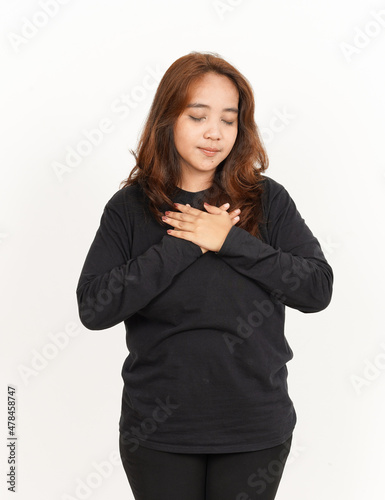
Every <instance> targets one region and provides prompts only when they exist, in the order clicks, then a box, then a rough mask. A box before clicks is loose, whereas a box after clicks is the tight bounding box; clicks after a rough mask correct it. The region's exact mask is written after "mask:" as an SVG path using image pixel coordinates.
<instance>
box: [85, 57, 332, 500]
mask: <svg viewBox="0 0 385 500" xmlns="http://www.w3.org/2000/svg"><path fill="white" fill-rule="evenodd" d="M135 157H136V166H135V168H134V169H133V170H132V172H131V174H130V176H129V177H128V178H127V179H126V181H125V182H124V185H123V186H122V188H121V189H120V190H118V191H117V192H116V193H115V194H114V195H113V196H112V197H111V199H110V200H109V201H108V203H107V204H106V206H105V209H104V212H103V214H102V217H101V220H100V227H99V229H98V231H97V233H96V236H95V239H94V241H93V243H92V245H91V248H90V249H89V252H88V254H87V257H86V260H85V263H84V266H83V269H82V272H81V276H80V279H79V283H78V287H77V299H78V304H79V314H80V318H81V321H82V323H83V325H84V326H86V327H87V328H89V329H91V330H101V329H105V328H110V327H112V326H114V325H117V324H118V323H120V322H123V321H124V324H125V328H126V341H127V348H128V351H129V355H128V357H127V359H126V361H125V363H124V366H123V370H122V377H123V380H124V388H123V397H122V411H121V418H120V422H119V430H120V441H119V445H120V453H121V458H122V462H123V466H124V469H125V472H126V474H127V478H128V480H129V484H130V486H131V489H132V491H133V494H134V496H135V498H136V499H137V500H155V499H164V500H174V499H175V500H204V499H205V500H230V499H231V500H249V499H252V498H253V499H254V498H259V499H261V500H262V499H264V500H267V499H269V500H270V499H273V498H275V495H276V491H277V488H278V485H279V482H280V480H281V477H282V473H283V469H284V467H285V463H286V459H287V455H288V453H289V451H290V446H291V439H292V433H293V429H294V427H295V424H296V413H295V410H294V407H293V403H292V401H291V399H290V397H289V395H288V386H287V374H288V372H287V368H286V363H287V362H288V361H289V360H290V359H292V357H293V352H292V350H291V348H290V346H289V344H288V343H287V340H286V338H285V335H284V318H285V306H289V307H292V308H295V309H297V310H299V311H302V312H307V313H309V312H317V311H321V310H322V309H324V308H326V307H327V305H328V304H329V302H330V300H331V295H332V283H333V273H332V269H331V267H330V265H329V264H328V263H327V261H326V259H325V256H324V254H323V253H322V250H321V248H320V245H319V242H318V240H317V239H316V238H315V237H314V235H313V234H312V232H311V230H310V229H309V228H308V227H307V225H306V224H305V221H304V219H303V218H302V217H301V215H300V214H299V212H298V211H297V209H296V206H295V204H294V201H293V200H292V199H291V197H290V195H289V194H288V192H287V190H286V189H285V188H284V187H283V186H282V185H281V184H279V183H278V182H276V181H275V180H273V179H271V178H269V177H266V176H264V175H263V172H264V171H265V170H266V168H267V166H268V159H267V155H266V153H265V151H264V148H263V145H262V143H261V140H260V138H259V134H258V129H257V126H256V124H255V122H254V97H253V92H252V89H251V87H250V84H249V83H248V81H247V80H246V79H245V77H244V76H242V75H241V74H240V72H239V71H238V70H237V69H236V68H234V67H233V66H232V65H230V64H229V63H227V62H226V61H224V60H223V59H222V58H220V57H219V56H217V55H213V54H205V53H191V54H189V55H186V56H184V57H181V58H180V59H178V60H177V61H175V62H174V63H173V64H172V65H171V67H170V68H169V69H168V70H167V71H166V73H165V75H164V77H163V78H162V80H161V82H160V84H159V87H158V89H157V92H156V95H155V98H154V102H153V104H152V107H151V110H150V113H149V116H148V119H147V122H146V124H145V127H144V130H143V133H142V136H141V138H140V141H139V145H138V150H137V152H136V153H135Z"/></svg>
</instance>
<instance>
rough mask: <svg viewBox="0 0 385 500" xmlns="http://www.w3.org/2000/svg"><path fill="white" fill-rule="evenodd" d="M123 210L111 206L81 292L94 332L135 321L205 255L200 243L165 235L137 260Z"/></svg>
mask: <svg viewBox="0 0 385 500" xmlns="http://www.w3.org/2000/svg"><path fill="white" fill-rule="evenodd" d="M118 193H119V192H118ZM119 199H120V197H119ZM122 206H123V205H122V204H121V205H120V206H119V205H118V204H116V205H114V204H113V203H112V202H111V200H110V202H108V203H107V205H106V206H105V208H104V212H103V214H102V217H101V220H100V226H99V229H98V230H97V233H96V236H95V238H94V241H93V242H92V245H91V247H90V249H89V251H88V254H87V257H86V260H85V263H84V265H83V269H82V271H81V275H80V278H79V282H78V286H77V289H76V295H77V302H78V307H79V316H80V320H81V322H82V324H83V325H84V326H85V327H86V328H88V329H90V330H102V329H105V328H110V327H112V326H115V325H117V324H118V323H120V322H121V321H123V320H125V319H127V318H129V317H130V316H132V315H133V314H134V313H136V312H137V311H139V310H140V309H142V308H143V307H145V306H146V305H147V304H148V303H149V302H150V301H151V300H152V299H153V298H154V297H156V296H157V295H159V294H160V293H161V292H162V291H163V290H165V289H166V288H167V287H168V286H169V285H170V284H171V282H172V280H173V278H174V277H175V276H176V275H177V274H179V273H180V272H182V271H183V270H184V269H186V268H187V267H188V266H189V265H190V264H192V263H193V262H194V261H195V260H196V259H197V258H198V257H199V256H201V255H202V251H201V249H200V248H199V246H197V245H195V244H194V243H192V242H190V241H185V240H179V239H177V238H173V237H171V236H169V235H168V234H165V236H163V238H162V239H161V240H160V241H159V242H158V243H156V244H154V245H152V246H151V247H150V248H148V249H147V250H146V251H145V252H144V253H143V254H142V255H139V256H138V257H136V258H131V241H132V237H131V230H132V228H131V227H130V223H129V222H127V217H125V215H124V214H123V213H122V208H121V207H122Z"/></svg>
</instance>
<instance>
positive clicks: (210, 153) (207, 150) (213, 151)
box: [199, 148, 220, 156]
mask: <svg viewBox="0 0 385 500" xmlns="http://www.w3.org/2000/svg"><path fill="white" fill-rule="evenodd" d="M199 149H200V150H201V151H202V153H203V154H205V155H206V156H214V155H215V154H216V153H219V151H220V150H219V149H216V148H199Z"/></svg>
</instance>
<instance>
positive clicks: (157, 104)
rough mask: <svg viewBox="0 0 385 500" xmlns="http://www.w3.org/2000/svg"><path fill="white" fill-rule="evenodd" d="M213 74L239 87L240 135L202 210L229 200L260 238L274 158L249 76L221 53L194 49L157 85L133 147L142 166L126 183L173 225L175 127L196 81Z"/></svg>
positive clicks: (178, 173)
mask: <svg viewBox="0 0 385 500" xmlns="http://www.w3.org/2000/svg"><path fill="white" fill-rule="evenodd" d="M209 72H212V73H216V74H218V75H224V76H226V77H227V78H229V79H230V80H231V81H232V82H233V83H234V85H235V86H236V88H237V89H238V92H239V116H238V133H237V138H236V140H235V143H234V146H233V148H232V150H231V152H230V153H229V155H228V156H227V157H226V158H225V159H224V160H223V161H222V162H221V163H220V164H219V165H218V166H217V168H216V170H215V174H214V178H213V183H212V185H211V186H210V187H209V188H208V190H207V191H205V193H204V200H203V199H202V200H200V201H199V203H198V207H197V208H199V209H200V210H202V211H205V209H204V206H203V201H206V202H207V203H209V204H210V205H214V206H217V207H219V206H221V205H223V204H224V203H227V202H228V203H230V207H229V209H228V212H230V211H232V210H235V209H236V208H240V210H241V213H240V222H238V223H237V226H238V227H241V228H243V229H245V230H246V231H248V232H249V233H250V234H252V235H254V236H259V235H260V227H259V226H260V224H261V223H262V221H263V211H262V193H263V186H262V184H263V176H262V175H261V173H262V172H264V171H265V170H266V168H267V167H268V163H269V162H268V157H267V154H266V151H265V149H264V147H263V145H262V141H261V139H260V136H259V131H258V127H257V125H256V123H255V120H254V108H255V104H254V95H253V90H252V88H251V85H250V83H249V82H248V80H247V79H246V78H245V77H244V76H243V75H242V74H241V73H240V72H239V71H238V70H237V69H236V68H235V67H233V66H232V65H231V64H229V63H228V62H226V61H225V60H224V59H222V58H221V57H220V56H219V55H218V54H213V53H201V52H192V53H190V54H188V55H185V56H183V57H180V58H179V59H177V60H176V61H175V62H174V63H173V64H172V65H171V66H170V67H169V68H168V70H167V71H166V73H165V74H164V76H163V78H162V79H161V81H160V83H159V86H158V88H157V91H156V94H155V97H154V100H153V103H152V106H151V108H150V111H149V114H148V117H147V120H146V123H145V125H144V128H143V131H142V134H141V137H140V139H139V143H138V147H137V151H136V152H134V151H131V152H132V154H133V155H134V157H135V160H136V165H135V167H134V168H133V170H132V171H131V173H130V175H129V176H128V178H127V179H125V180H124V181H122V182H121V187H126V186H129V185H133V184H139V185H140V186H141V188H142V189H143V191H144V193H145V194H146V195H147V197H148V202H149V209H150V210H151V212H152V214H153V215H154V217H155V219H156V220H157V221H158V222H159V223H160V224H163V225H167V224H166V223H165V222H163V221H162V219H161V217H162V215H163V212H164V210H174V211H175V207H174V206H173V201H172V199H171V198H170V197H172V196H173V194H174V193H175V192H176V190H177V185H178V184H179V183H180V182H181V169H180V164H179V155H178V152H177V150H176V148H175V144H174V133H173V129H174V125H175V122H176V120H177V118H178V117H179V116H180V115H181V114H182V112H183V111H184V109H185V107H186V105H187V104H188V99H189V90H190V88H191V86H192V84H193V83H194V82H196V81H197V80H198V79H199V78H201V77H203V76H204V75H205V74H206V73H209ZM122 184H123V185H122ZM179 185H180V184H179ZM161 209H162V210H163V211H161Z"/></svg>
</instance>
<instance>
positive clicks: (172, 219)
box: [163, 203, 233, 252]
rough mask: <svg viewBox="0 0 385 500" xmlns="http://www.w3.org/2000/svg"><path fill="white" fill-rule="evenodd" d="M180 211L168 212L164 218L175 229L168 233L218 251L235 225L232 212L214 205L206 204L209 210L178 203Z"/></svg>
mask: <svg viewBox="0 0 385 500" xmlns="http://www.w3.org/2000/svg"><path fill="white" fill-rule="evenodd" d="M176 208H177V210H180V212H167V216H166V217H167V218H163V220H164V221H165V222H167V224H169V225H170V226H173V227H174V228H175V229H169V230H168V231H169V232H168V234H170V235H171V236H176V237H177V238H182V239H184V240H188V241H192V242H193V243H195V244H196V245H199V246H200V247H201V248H205V249H207V250H211V251H213V252H218V251H219V250H220V248H221V247H222V245H223V243H224V241H225V239H226V236H227V234H228V233H229V231H230V229H231V227H232V226H233V223H232V219H231V216H230V214H229V213H228V212H227V211H226V210H222V209H220V208H218V207H215V206H213V205H207V204H206V205H205V208H206V210H207V212H202V210H198V209H197V208H193V207H190V206H187V205H182V204H180V203H178V204H177V207H176Z"/></svg>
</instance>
